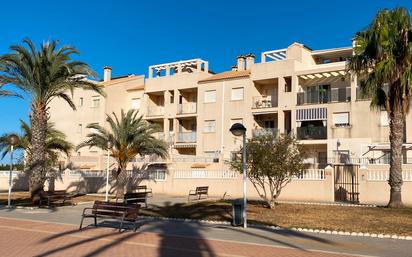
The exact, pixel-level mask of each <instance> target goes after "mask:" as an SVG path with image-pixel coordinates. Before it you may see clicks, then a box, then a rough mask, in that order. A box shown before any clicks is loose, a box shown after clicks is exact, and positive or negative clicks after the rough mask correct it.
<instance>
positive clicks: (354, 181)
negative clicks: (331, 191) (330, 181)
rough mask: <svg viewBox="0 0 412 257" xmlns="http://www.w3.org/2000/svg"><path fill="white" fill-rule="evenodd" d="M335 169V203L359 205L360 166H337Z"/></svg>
mask: <svg viewBox="0 0 412 257" xmlns="http://www.w3.org/2000/svg"><path fill="white" fill-rule="evenodd" d="M333 169H334V175H335V176H334V185H335V202H350V203H359V165H352V164H337V165H334V166H333Z"/></svg>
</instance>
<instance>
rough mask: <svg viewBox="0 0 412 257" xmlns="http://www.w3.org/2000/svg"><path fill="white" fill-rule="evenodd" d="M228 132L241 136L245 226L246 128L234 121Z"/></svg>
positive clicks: (245, 224) (245, 216)
mask: <svg viewBox="0 0 412 257" xmlns="http://www.w3.org/2000/svg"><path fill="white" fill-rule="evenodd" d="M229 130H230V132H232V134H233V135H234V136H237V137H240V136H243V146H242V149H243V151H242V159H243V165H242V170H243V227H244V228H247V212H246V205H247V197H246V182H247V174H246V128H245V126H243V125H242V124H241V123H235V124H233V125H232V127H230V129H229Z"/></svg>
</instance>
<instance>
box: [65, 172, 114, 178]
mask: <svg viewBox="0 0 412 257" xmlns="http://www.w3.org/2000/svg"><path fill="white" fill-rule="evenodd" d="M69 176H70V177H88V178H92V177H106V171H103V170H87V171H81V170H70V171H69Z"/></svg>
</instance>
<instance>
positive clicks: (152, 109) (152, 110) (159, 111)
mask: <svg viewBox="0 0 412 257" xmlns="http://www.w3.org/2000/svg"><path fill="white" fill-rule="evenodd" d="M164 112H165V109H164V107H163V106H149V107H148V108H147V116H162V115H163V114H164Z"/></svg>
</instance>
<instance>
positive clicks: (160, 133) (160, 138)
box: [153, 132, 165, 140]
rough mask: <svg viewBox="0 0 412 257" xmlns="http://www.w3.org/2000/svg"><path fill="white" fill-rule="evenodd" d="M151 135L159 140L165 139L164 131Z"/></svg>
mask: <svg viewBox="0 0 412 257" xmlns="http://www.w3.org/2000/svg"><path fill="white" fill-rule="evenodd" d="M153 136H154V137H155V138H157V139H159V140H165V133H164V132H157V133H154V134H153Z"/></svg>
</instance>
